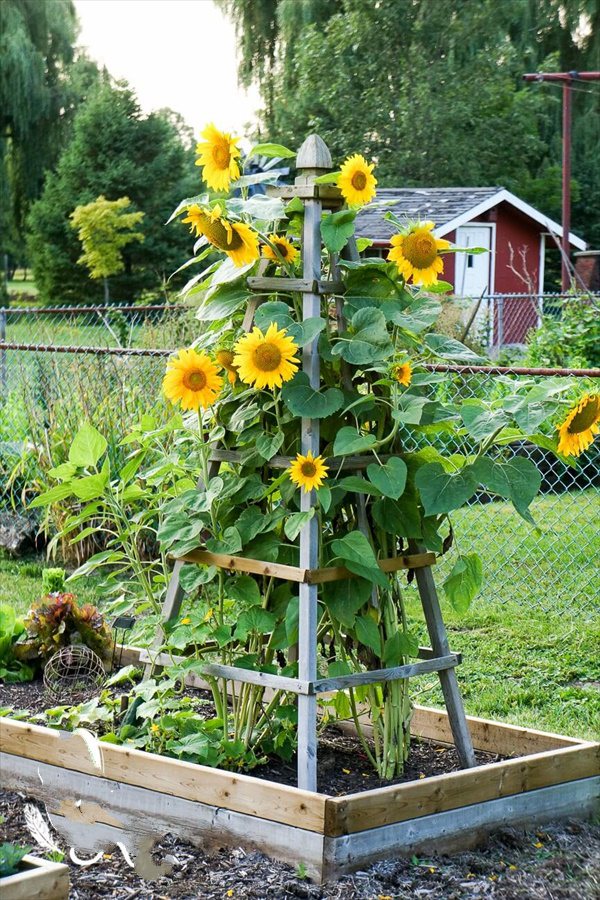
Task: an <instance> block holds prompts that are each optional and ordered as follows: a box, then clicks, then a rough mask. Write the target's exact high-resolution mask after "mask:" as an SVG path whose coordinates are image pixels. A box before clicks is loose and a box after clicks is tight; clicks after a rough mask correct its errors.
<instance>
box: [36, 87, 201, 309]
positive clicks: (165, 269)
mask: <svg viewBox="0 0 600 900" xmlns="http://www.w3.org/2000/svg"><path fill="white" fill-rule="evenodd" d="M180 128H181V123H179V122H178V120H177V119H176V118H175V119H174V118H173V117H172V116H168V115H165V113H164V111H161V112H160V113H152V114H151V115H148V116H144V115H142V113H141V112H140V108H139V105H138V102H137V100H136V98H135V95H134V94H133V92H132V91H131V90H130V89H129V88H128V87H127V86H126V85H124V84H123V83H119V84H117V85H116V86H113V85H110V84H103V85H101V86H100V87H99V88H98V89H97V90H96V91H95V93H93V94H92V96H90V98H89V99H88V100H87V102H86V103H85V104H84V105H82V106H81V108H80V109H79V110H78V112H77V113H76V115H75V119H74V123H73V133H72V138H71V140H70V142H69V144H68V146H67V148H66V150H65V152H64V153H63V154H62V156H61V158H60V160H59V162H58V165H57V168H56V171H55V172H53V173H50V174H49V175H48V176H47V178H46V182H45V186H44V191H43V194H42V196H41V198H40V199H39V200H38V201H37V202H36V203H35V204H34V205H33V207H32V210H31V214H30V217H29V225H30V255H31V260H32V265H33V269H34V274H35V278H36V283H37V285H38V288H39V290H40V293H41V295H42V298H43V299H44V300H45V301H46V302H60V303H63V302H66V303H82V302H94V301H97V300H100V299H101V287H100V285H99V284H94V283H93V282H90V280H89V279H88V278H87V276H86V273H85V272H84V270H82V268H81V267H79V266H77V265H76V263H77V260H78V258H79V256H80V252H81V248H80V245H79V241H78V240H77V236H76V234H75V232H74V231H73V229H72V228H71V227H70V223H69V216H70V215H71V213H72V211H73V210H74V209H75V207H77V206H81V205H85V204H88V203H91V202H92V201H93V200H94V199H95V198H96V197H98V195H99V194H102V195H103V196H104V197H106V198H107V199H108V200H117V199H118V198H120V197H123V196H127V197H129V198H130V199H131V202H132V204H133V205H134V207H135V209H137V210H140V211H141V212H143V213H144V214H145V218H144V234H145V240H144V243H143V244H141V243H135V244H129V245H128V246H127V247H126V248H124V251H123V260H124V271H123V272H122V273H121V274H119V275H117V276H115V277H114V279H113V281H112V284H113V295H114V296H115V297H116V298H117V299H119V300H127V301H131V300H134V299H136V298H137V297H139V296H140V294H141V293H142V292H143V291H153V292H156V293H158V292H159V291H160V290H161V285H162V284H163V283H164V281H165V279H166V278H168V277H169V276H170V275H171V273H172V272H173V271H174V270H175V269H176V268H177V267H178V265H179V261H180V259H181V256H182V254H183V253H184V252H185V248H186V247H187V245H188V244H189V235H188V234H187V232H186V230H185V229H184V228H181V226H179V225H178V224H177V223H175V224H173V225H170V226H168V227H165V224H164V223H165V221H166V219H167V218H168V216H169V214H170V213H171V211H172V210H173V208H174V207H175V206H176V204H177V202H178V200H179V199H180V197H181V196H189V195H190V194H193V193H197V181H198V176H197V172H196V170H195V169H194V165H193V162H194V155H193V150H192V149H191V148H189V147H186V146H184V145H183V144H182V141H181V138H180V135H179V130H180Z"/></svg>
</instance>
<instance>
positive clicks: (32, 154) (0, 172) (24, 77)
mask: <svg viewBox="0 0 600 900" xmlns="http://www.w3.org/2000/svg"><path fill="white" fill-rule="evenodd" d="M76 26H77V19H76V15H75V6H74V4H73V2H72V0H2V3H1V4H0V58H1V59H2V68H1V75H0V190H1V193H2V199H3V201H4V202H3V204H2V210H3V212H2V214H1V220H0V233H1V234H2V237H1V238H0V252H1V253H2V256H3V257H4V255H5V254H8V253H9V252H11V251H13V252H14V250H15V244H17V245H18V244H20V243H21V242H22V234H23V227H24V221H25V215H26V212H27V209H28V206H29V203H30V202H31V200H32V199H34V198H35V197H37V196H39V193H40V191H41V187H42V182H43V176H44V171H45V169H47V168H49V167H50V166H51V165H52V164H53V163H54V162H55V160H56V157H57V155H58V152H59V149H60V143H61V141H60V127H61V119H62V116H63V115H64V110H65V105H66V101H67V89H66V83H67V70H68V66H69V65H70V63H71V62H72V60H73V45H74V41H75V37H76Z"/></svg>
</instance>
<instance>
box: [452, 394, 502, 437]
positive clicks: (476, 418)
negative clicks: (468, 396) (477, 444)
mask: <svg viewBox="0 0 600 900" xmlns="http://www.w3.org/2000/svg"><path fill="white" fill-rule="evenodd" d="M460 415H461V418H462V420H463V422H464V425H465V428H466V429H467V431H468V432H469V434H470V435H471V437H472V438H473V439H474V440H476V441H484V440H485V439H486V438H489V437H491V436H492V435H493V434H494V433H495V432H496V431H498V429H499V428H502V427H503V426H504V425H506V424H507V419H506V416H505V415H504V413H503V412H502V410H490V409H486V408H485V407H484V406H482V405H481V404H479V403H465V404H464V406H463V407H462V408H461V411H460Z"/></svg>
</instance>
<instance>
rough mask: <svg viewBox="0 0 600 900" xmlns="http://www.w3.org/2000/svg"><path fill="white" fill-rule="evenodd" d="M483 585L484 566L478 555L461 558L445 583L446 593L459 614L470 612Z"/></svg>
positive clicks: (473, 554) (471, 554) (468, 554)
mask: <svg viewBox="0 0 600 900" xmlns="http://www.w3.org/2000/svg"><path fill="white" fill-rule="evenodd" d="M482 584H483V566H482V564H481V559H480V558H479V556H478V555H477V554H476V553H467V554H465V555H462V556H459V557H458V559H457V560H456V562H455V563H454V566H453V567H452V571H451V572H450V574H449V575H448V577H447V578H446V580H445V581H444V585H443V586H444V593H445V594H446V597H447V598H448V600H449V601H450V603H451V604H452V606H453V607H454V609H455V610H456V611H457V612H458V613H464V612H466V611H467V610H468V608H469V606H470V605H471V602H472V601H473V600H474V599H475V597H476V596H477V594H478V593H479V590H480V588H481V585H482Z"/></svg>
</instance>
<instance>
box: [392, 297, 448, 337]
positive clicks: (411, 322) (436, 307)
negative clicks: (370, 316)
mask: <svg viewBox="0 0 600 900" xmlns="http://www.w3.org/2000/svg"><path fill="white" fill-rule="evenodd" d="M381 311H382V312H383V314H384V315H385V317H386V319H388V321H390V322H393V323H394V325H399V326H400V328H405V329H406V330H407V331H412V332H413V333H414V334H418V333H419V332H421V331H424V330H425V329H426V328H429V326H430V325H433V323H434V322H435V321H436V319H437V318H438V316H439V314H440V312H441V311H442V307H441V304H440V303H438V301H437V300H434V299H433V297H423V298H422V299H419V300H414V301H413V302H412V303H411V304H410V306H409V307H408V309H402V308H401V307H400V306H399V304H397V303H395V302H393V301H390V300H388V301H384V302H383V303H382V304H381Z"/></svg>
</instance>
